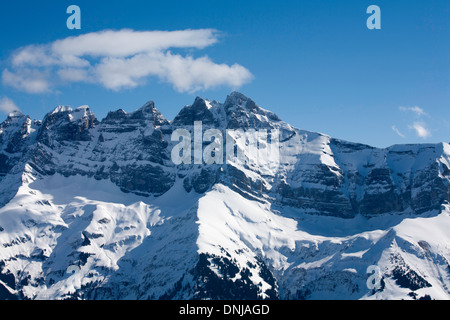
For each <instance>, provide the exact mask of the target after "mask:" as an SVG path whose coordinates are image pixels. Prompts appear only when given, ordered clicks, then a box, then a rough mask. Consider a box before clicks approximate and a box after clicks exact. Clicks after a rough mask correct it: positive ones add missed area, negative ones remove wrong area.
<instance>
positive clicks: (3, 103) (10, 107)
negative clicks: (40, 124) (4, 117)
mask: <svg viewBox="0 0 450 320" xmlns="http://www.w3.org/2000/svg"><path fill="white" fill-rule="evenodd" d="M14 111H20V109H19V107H18V106H17V105H16V104H15V103H14V101H12V100H11V99H9V98H8V97H3V98H1V99H0V112H4V113H11V112H14Z"/></svg>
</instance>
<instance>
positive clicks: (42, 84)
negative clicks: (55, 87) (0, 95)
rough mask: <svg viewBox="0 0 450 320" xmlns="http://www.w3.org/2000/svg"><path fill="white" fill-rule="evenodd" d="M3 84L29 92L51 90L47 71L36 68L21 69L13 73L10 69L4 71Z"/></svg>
mask: <svg viewBox="0 0 450 320" xmlns="http://www.w3.org/2000/svg"><path fill="white" fill-rule="evenodd" d="M2 82H3V84H5V85H7V86H10V87H13V88H16V89H18V90H21V91H25V92H28V93H45V92H48V91H50V83H49V82H48V80H47V76H46V74H45V73H43V72H41V71H39V70H36V69H20V70H19V71H18V72H16V73H13V72H11V71H9V70H8V69H5V70H3V73H2Z"/></svg>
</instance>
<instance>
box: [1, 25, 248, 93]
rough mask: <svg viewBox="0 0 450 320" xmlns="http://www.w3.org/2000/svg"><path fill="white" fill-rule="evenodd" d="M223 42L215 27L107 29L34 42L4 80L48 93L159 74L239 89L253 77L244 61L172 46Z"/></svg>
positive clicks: (198, 85)
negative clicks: (181, 51)
mask: <svg viewBox="0 0 450 320" xmlns="http://www.w3.org/2000/svg"><path fill="white" fill-rule="evenodd" d="M218 41H219V33H218V32H217V30H214V29H198V30H180V31H134V30H128V29H124V30H119V31H112V30H107V31H101V32H93V33H88V34H84V35H80V36H77V37H69V38H66V39H62V40H57V41H55V42H53V43H50V44H46V45H30V46H27V47H24V48H21V49H19V50H17V51H16V52H15V53H14V54H13V55H12V56H11V59H10V61H11V63H10V66H9V68H7V69H5V70H4V71H3V73H2V81H3V84H5V85H8V86H11V87H13V88H16V89H19V90H22V91H25V92H28V93H44V92H48V91H50V90H51V89H52V88H53V87H56V86H58V85H62V84H64V83H71V82H85V83H97V84H100V85H102V86H104V87H105V88H107V89H111V90H120V89H123V88H134V87H137V86H139V85H142V84H144V83H145V81H146V80H147V78H149V77H156V78H158V79H159V80H160V81H163V82H166V83H169V84H171V85H172V86H173V87H174V89H176V90H177V91H180V92H193V91H198V90H204V89H209V88H213V87H218V86H229V87H232V88H238V87H240V86H242V85H243V84H245V83H248V82H249V81H251V80H252V78H253V76H252V74H251V73H250V71H249V70H247V69H246V68H245V67H243V66H241V65H239V64H233V65H226V64H217V63H215V62H213V61H212V60H211V59H210V58H209V57H207V56H203V57H200V58H194V57H193V56H191V55H185V56H183V55H181V54H179V53H178V54H175V53H172V52H171V51H169V50H170V49H186V48H188V49H190V50H191V51H192V50H193V49H197V50H199V49H203V48H206V47H208V46H211V45H214V44H215V43H217V42H218Z"/></svg>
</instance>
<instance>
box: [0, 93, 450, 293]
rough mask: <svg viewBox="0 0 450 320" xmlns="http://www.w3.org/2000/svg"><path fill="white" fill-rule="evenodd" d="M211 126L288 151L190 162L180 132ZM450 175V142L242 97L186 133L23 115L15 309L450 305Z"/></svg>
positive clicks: (9, 279)
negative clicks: (271, 139)
mask: <svg viewBox="0 0 450 320" xmlns="http://www.w3.org/2000/svg"><path fill="white" fill-rule="evenodd" d="M195 121H202V123H203V131H205V130H208V129H219V130H221V131H222V132H225V130H226V129H241V130H244V131H245V130H251V129H256V130H260V129H266V130H271V131H272V132H279V133H280V136H279V141H278V142H279V145H278V147H279V148H278V149H277V152H276V153H270V156H268V157H265V158H264V159H263V161H261V159H257V158H256V155H255V153H252V152H249V149H246V153H245V154H244V161H230V162H229V163H226V162H225V163H224V164H212V165H207V164H205V163H203V164H194V163H192V164H181V165H175V164H174V163H173V162H172V161H171V158H170V156H171V150H172V149H173V147H174V145H175V144H176V143H177V142H173V141H171V134H172V133H173V132H174V130H177V129H180V128H182V129H186V130H188V131H189V132H191V133H192V134H194V126H193V124H194V122H195ZM233 134H234V136H233ZM239 134H241V133H239V132H238V131H235V132H234V133H232V134H231V135H232V136H233V138H235V139H237V138H238V137H237V135H239ZM224 136H225V135H224ZM244 147H245V146H240V145H238V148H243V149H244ZM449 168H450V146H449V145H448V144H446V143H441V144H436V145H404V146H393V147H390V148H387V149H377V148H372V147H370V146H365V145H360V144H354V143H349V142H346V141H341V140H337V139H333V138H331V137H329V136H326V135H323V134H318V133H312V132H307V131H302V130H299V129H296V128H293V127H292V126H290V125H289V124H287V123H285V122H283V121H281V120H280V119H279V118H278V117H277V116H276V115H275V114H273V113H271V112H270V111H267V110H264V109H262V108H260V107H258V106H257V105H256V104H255V103H254V102H253V101H252V100H251V99H249V98H247V97H245V96H244V95H242V94H240V93H232V94H231V95H230V96H229V97H228V98H227V100H226V101H225V103H223V104H221V103H218V102H216V101H212V102H210V101H208V100H203V99H201V98H197V99H196V101H195V102H194V104H193V105H191V106H186V107H185V108H183V109H182V110H181V111H180V113H179V115H178V116H177V117H176V118H175V119H174V120H173V121H172V122H169V121H167V120H166V119H165V118H164V117H163V116H162V115H161V113H160V112H159V111H158V110H157V109H156V108H155V105H154V103H153V102H149V103H147V104H145V105H144V106H143V107H142V108H140V109H138V110H137V111H135V112H133V113H126V112H125V111H123V110H118V111H116V112H110V113H109V114H108V116H107V117H106V118H105V119H104V120H102V121H101V122H99V121H98V120H97V119H96V118H95V116H94V115H93V113H92V112H91V111H90V109H89V107H87V106H83V107H80V108H78V109H75V110H73V109H71V108H68V107H58V108H56V109H55V110H54V111H52V112H51V113H49V114H48V115H47V116H46V117H45V118H44V120H43V121H42V122H40V121H31V120H30V119H29V118H28V117H26V116H23V115H19V114H14V115H10V116H9V117H8V119H7V120H6V121H5V122H4V123H3V124H1V126H0V171H1V175H0V202H1V204H0V205H1V206H2V207H1V208H0V299H13V298H21V299H420V298H432V299H448V298H449V297H450V287H449V286H450V239H449V237H450V236H449V235H448V230H449V228H450V219H449V214H450V205H449V201H450V187H449V181H450V169H449ZM374 266H375V268H376V270H377V275H379V278H378V279H377V281H375V282H370V281H371V279H372V278H371V276H372V275H371V272H369V271H368V268H369V267H371V268H372V269H369V270H373V268H374ZM373 284H376V285H375V286H374V285H373Z"/></svg>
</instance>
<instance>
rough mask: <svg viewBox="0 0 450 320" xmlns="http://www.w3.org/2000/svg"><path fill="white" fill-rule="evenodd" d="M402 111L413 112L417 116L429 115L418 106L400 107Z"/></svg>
mask: <svg viewBox="0 0 450 320" xmlns="http://www.w3.org/2000/svg"><path fill="white" fill-rule="evenodd" d="M398 108H399V110H400V111H404V112H412V113H414V114H415V115H416V116H419V117H420V116H426V115H427V113H426V112H425V111H424V110H423V109H422V108H420V107H418V106H414V107H403V106H400V107H398Z"/></svg>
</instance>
